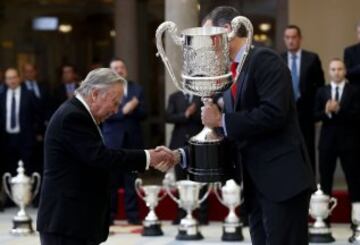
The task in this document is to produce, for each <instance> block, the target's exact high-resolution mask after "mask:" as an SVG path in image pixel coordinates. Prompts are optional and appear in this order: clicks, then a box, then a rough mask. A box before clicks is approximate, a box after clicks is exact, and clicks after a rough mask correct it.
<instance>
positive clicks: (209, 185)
mask: <svg viewBox="0 0 360 245" xmlns="http://www.w3.org/2000/svg"><path fill="white" fill-rule="evenodd" d="M211 190H212V184H211V183H210V184H208V189H207V191H206V193H205V195H204V196H203V197H202V198H201V199H200V201H199V204H201V203H203V202H204V201H205V199H206V198H207V197H208V196H209V194H210V191H211Z"/></svg>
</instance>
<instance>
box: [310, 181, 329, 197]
mask: <svg viewBox="0 0 360 245" xmlns="http://www.w3.org/2000/svg"><path fill="white" fill-rule="evenodd" d="M329 198H330V197H329V196H328V195H326V194H325V193H324V192H323V191H322V190H321V186H320V184H318V185H317V191H316V192H314V193H313V194H312V195H311V199H324V200H328V199H329Z"/></svg>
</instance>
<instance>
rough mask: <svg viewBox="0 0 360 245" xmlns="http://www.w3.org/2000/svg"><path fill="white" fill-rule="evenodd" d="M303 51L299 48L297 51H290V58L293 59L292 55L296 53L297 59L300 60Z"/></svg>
mask: <svg viewBox="0 0 360 245" xmlns="http://www.w3.org/2000/svg"><path fill="white" fill-rule="evenodd" d="M301 52H302V49H299V50H298V51H297V52H296V53H292V52H290V51H288V52H287V53H288V58H289V59H292V56H293V55H294V54H295V55H296V57H297V60H300V59H301Z"/></svg>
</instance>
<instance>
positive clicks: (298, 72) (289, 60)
mask: <svg viewBox="0 0 360 245" xmlns="http://www.w3.org/2000/svg"><path fill="white" fill-rule="evenodd" d="M301 51H302V50H301V49H299V50H298V51H297V52H296V53H295V56H296V57H297V59H296V69H297V74H298V77H299V78H300V68H301V67H300V64H301ZM293 55H294V54H293V53H291V52H289V51H288V52H287V59H288V67H289V70H290V71H291V64H292V62H293V61H292V56H293Z"/></svg>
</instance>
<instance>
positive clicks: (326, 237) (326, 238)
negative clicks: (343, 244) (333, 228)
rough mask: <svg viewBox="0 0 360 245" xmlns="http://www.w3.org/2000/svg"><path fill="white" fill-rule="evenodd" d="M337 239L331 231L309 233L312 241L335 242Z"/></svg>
mask: <svg viewBox="0 0 360 245" xmlns="http://www.w3.org/2000/svg"><path fill="white" fill-rule="evenodd" d="M334 241H335V239H334V237H333V236H332V234H331V233H324V234H315V233H310V234H309V242H310V243H330V242H334Z"/></svg>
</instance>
